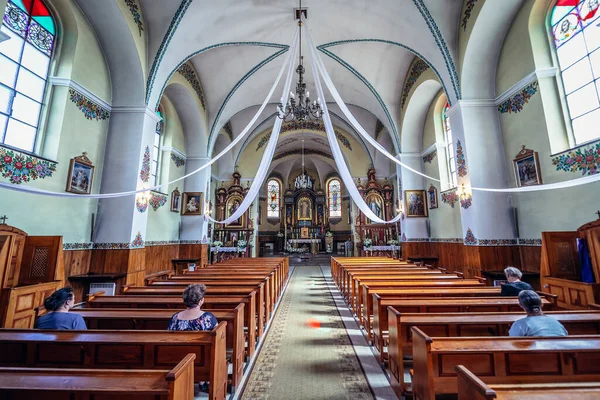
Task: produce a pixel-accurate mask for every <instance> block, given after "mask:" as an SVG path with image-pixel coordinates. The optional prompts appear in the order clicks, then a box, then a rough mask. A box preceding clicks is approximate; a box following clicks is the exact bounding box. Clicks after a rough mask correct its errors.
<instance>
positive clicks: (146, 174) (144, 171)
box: [140, 146, 150, 182]
mask: <svg viewBox="0 0 600 400" xmlns="http://www.w3.org/2000/svg"><path fill="white" fill-rule="evenodd" d="M140 179H141V180H142V182H148V181H149V180H150V147H148V146H146V149H145V150H144V158H143V160H142V168H141V169H140Z"/></svg>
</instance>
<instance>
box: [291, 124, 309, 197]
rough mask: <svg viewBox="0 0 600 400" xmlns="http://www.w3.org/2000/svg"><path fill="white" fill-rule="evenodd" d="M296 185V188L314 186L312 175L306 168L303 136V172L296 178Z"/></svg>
mask: <svg viewBox="0 0 600 400" xmlns="http://www.w3.org/2000/svg"><path fill="white" fill-rule="evenodd" d="M303 135H304V134H303ZM294 187H295V188H296V189H312V187H313V183H312V181H311V180H310V176H308V174H307V173H306V168H304V137H303V138H302V172H301V173H300V175H298V176H297V177H296V179H295V180H294Z"/></svg>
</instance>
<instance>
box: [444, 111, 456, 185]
mask: <svg viewBox="0 0 600 400" xmlns="http://www.w3.org/2000/svg"><path fill="white" fill-rule="evenodd" d="M449 109H450V104H448V102H446V105H445V106H444V110H443V111H442V119H443V121H444V141H445V142H446V160H448V163H447V168H448V180H449V183H450V187H456V181H457V179H456V163H455V162H454V143H453V142H452V128H451V127H450V118H449V117H448V110H449Z"/></svg>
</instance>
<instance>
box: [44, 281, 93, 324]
mask: <svg viewBox="0 0 600 400" xmlns="http://www.w3.org/2000/svg"><path fill="white" fill-rule="evenodd" d="M74 305H75V295H74V294H73V289H72V288H70V287H65V288H62V289H58V290H57V291H56V292H54V293H52V294H51V295H50V297H48V298H47V299H46V300H44V308H46V310H47V311H48V312H47V313H46V314H44V315H42V316H41V317H40V318H38V320H37V321H35V326H34V328H36V329H87V326H86V325H85V321H84V320H83V318H82V317H81V315H79V314H75V313H69V310H70V309H71V308H73V306H74Z"/></svg>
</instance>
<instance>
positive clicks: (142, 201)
mask: <svg viewBox="0 0 600 400" xmlns="http://www.w3.org/2000/svg"><path fill="white" fill-rule="evenodd" d="M149 201H150V191H148V190H147V191H145V192H141V193H138V194H137V195H136V196H135V207H136V208H137V210H138V211H139V212H141V213H143V212H146V210H147V209H148V202H149Z"/></svg>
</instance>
